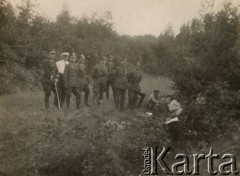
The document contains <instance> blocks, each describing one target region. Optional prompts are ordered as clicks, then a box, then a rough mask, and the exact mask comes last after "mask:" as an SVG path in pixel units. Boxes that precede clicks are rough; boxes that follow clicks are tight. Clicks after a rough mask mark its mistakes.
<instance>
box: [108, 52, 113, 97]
mask: <svg viewBox="0 0 240 176" xmlns="http://www.w3.org/2000/svg"><path fill="white" fill-rule="evenodd" d="M106 66H107V68H108V75H107V85H106V86H107V87H106V97H107V100H109V89H110V86H111V88H112V92H113V98H114V97H115V95H114V93H115V90H114V63H113V56H111V55H109V57H108V62H107V64H106Z"/></svg>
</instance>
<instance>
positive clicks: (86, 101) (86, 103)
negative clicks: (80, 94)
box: [84, 93, 90, 106]
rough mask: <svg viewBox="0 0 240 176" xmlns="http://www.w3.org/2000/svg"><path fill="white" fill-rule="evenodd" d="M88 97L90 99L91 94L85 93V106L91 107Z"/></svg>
mask: <svg viewBox="0 0 240 176" xmlns="http://www.w3.org/2000/svg"><path fill="white" fill-rule="evenodd" d="M88 97H89V93H85V95H84V104H85V105H86V106H90V105H89V104H88Z"/></svg>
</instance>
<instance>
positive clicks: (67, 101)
mask: <svg viewBox="0 0 240 176" xmlns="http://www.w3.org/2000/svg"><path fill="white" fill-rule="evenodd" d="M72 90H73V88H72V87H68V88H67V91H66V94H67V98H66V103H67V108H69V107H70V98H71V94H72Z"/></svg>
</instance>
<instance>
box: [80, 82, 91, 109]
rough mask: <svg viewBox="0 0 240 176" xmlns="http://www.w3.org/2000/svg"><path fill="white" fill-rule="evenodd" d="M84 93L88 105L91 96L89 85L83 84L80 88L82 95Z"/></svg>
mask: <svg viewBox="0 0 240 176" xmlns="http://www.w3.org/2000/svg"><path fill="white" fill-rule="evenodd" d="M82 91H83V92H84V94H85V95H84V104H85V105H86V104H88V97H89V94H90V88H89V85H88V84H82V85H81V86H80V95H81V93H82Z"/></svg>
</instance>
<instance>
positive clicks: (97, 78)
mask: <svg viewBox="0 0 240 176" xmlns="http://www.w3.org/2000/svg"><path fill="white" fill-rule="evenodd" d="M107 74H108V69H107V67H106V58H105V57H102V58H101V61H100V63H99V64H97V65H95V66H94V67H93V69H92V72H91V76H92V78H93V81H94V82H93V93H94V94H93V104H95V103H97V104H98V105H99V104H101V100H102V98H103V93H104V92H105V91H106V81H107Z"/></svg>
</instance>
